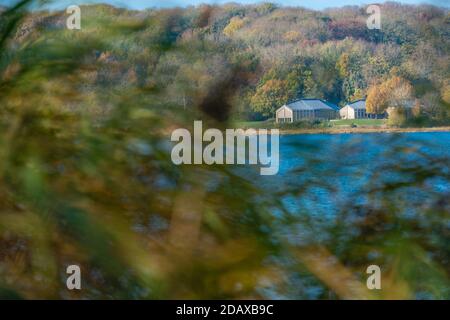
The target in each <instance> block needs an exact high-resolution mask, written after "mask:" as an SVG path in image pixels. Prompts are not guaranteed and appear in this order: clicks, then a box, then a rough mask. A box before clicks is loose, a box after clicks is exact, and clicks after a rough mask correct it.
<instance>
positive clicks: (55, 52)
mask: <svg viewBox="0 0 450 320" xmlns="http://www.w3.org/2000/svg"><path fill="white" fill-rule="evenodd" d="M29 4H30V1H20V2H19V3H18V4H17V5H16V6H15V7H12V8H9V9H7V10H5V11H4V12H2V13H1V17H0V296H1V297H2V298H27V299H35V298H40V299H42V298H50V299H73V298H87V299H118V298H125V299H164V298H177V299H180V298H181V299H184V298H192V299H197V298H267V297H276V298H283V297H284V298H322V299H325V298H414V297H421V296H420V295H418V293H423V295H424V296H425V297H436V298H450V293H449V270H450V268H449V257H450V252H449V246H448V244H449V228H448V226H449V224H448V219H449V216H448V213H449V204H448V196H447V197H443V196H442V195H441V194H432V193H427V194H428V195H430V199H429V201H428V202H427V205H426V206H425V207H424V208H423V210H422V211H421V212H422V213H421V215H419V216H417V217H413V218H411V217H409V216H408V215H407V214H405V212H406V211H405V208H407V206H411V205H413V204H411V203H410V204H408V205H405V203H406V200H405V201H402V199H401V198H399V192H400V194H403V193H402V192H403V190H402V189H403V188H406V187H408V186H413V185H415V184H417V185H419V186H420V185H421V184H422V183H424V181H426V180H427V179H431V178H433V177H439V178H441V179H445V181H447V183H448V181H449V180H450V177H449V170H448V163H449V162H448V159H440V158H438V157H436V158H429V157H427V156H426V155H420V156H421V159H422V161H425V165H420V166H419V165H417V166H415V163H407V162H406V164H407V166H405V167H403V166H399V165H398V164H394V165H391V166H388V167H387V168H385V170H391V171H393V170H398V171H399V172H402V173H404V174H405V175H406V176H407V177H408V179H407V180H406V181H405V182H403V183H393V184H391V185H384V184H383V183H381V182H379V181H378V180H377V177H376V176H374V178H373V179H371V180H370V184H369V185H368V186H367V188H368V190H366V191H367V194H369V195H370V196H371V201H370V202H369V203H368V204H366V205H365V206H362V207H361V206H358V205H355V204H351V203H349V204H348V205H347V206H346V207H345V208H343V210H342V212H341V211H339V213H338V215H337V216H336V217H335V218H334V219H330V220H326V219H325V218H324V217H322V218H318V217H315V216H314V215H308V214H306V215H304V214H299V213H298V212H297V213H292V212H290V211H289V209H288V208H287V207H286V206H285V203H284V202H283V201H282V199H283V198H284V197H287V196H296V197H301V196H302V194H303V193H305V192H306V190H308V189H309V188H311V187H314V186H317V185H322V184H325V182H323V181H319V180H318V179H311V181H309V182H308V183H304V184H300V185H283V184H281V183H280V184H279V188H277V190H270V192H269V191H267V190H264V188H259V187H257V186H255V184H254V183H252V181H251V179H246V178H245V177H244V176H242V175H240V174H239V173H238V172H236V171H233V170H232V169H230V168H227V167H223V166H210V167H209V166H199V167H195V168H193V167H183V166H181V167H177V166H174V165H173V164H172V162H171V161H170V144H169V132H170V129H171V128H175V127H179V126H183V127H186V126H189V125H191V124H192V120H193V119H197V118H202V119H204V121H205V122H207V123H209V124H211V126H215V127H225V126H226V125H227V121H226V120H223V119H227V116H228V112H229V110H228V109H227V108H229V107H230V106H234V104H233V101H234V100H233V98H234V96H233V94H232V93H233V92H237V91H239V90H244V89H242V88H245V87H246V86H245V85H248V83H249V81H250V82H251V81H252V77H251V76H249V75H248V74H247V73H245V72H244V73H243V72H241V71H242V70H244V69H242V68H248V69H252V68H255V65H256V62H255V63H254V57H252V56H251V55H250V56H247V54H246V53H239V54H236V55H235V56H231V58H230V56H227V55H225V54H223V53H224V52H233V50H235V48H236V47H235V44H232V43H231V44H230V43H228V42H226V41H225V42H223V43H218V42H216V41H214V39H210V35H209V34H207V31H206V29H209V28H212V29H215V28H224V27H225V26H226V25H227V23H226V19H229V18H230V16H232V15H233V14H231V13H230V14H229V15H225V16H224V17H223V19H216V20H214V21H215V22H214V23H213V24H212V25H210V24H209V23H210V22H209V21H210V17H211V12H209V11H208V10H209V9H208V8H209V7H206V8H203V10H204V11H203V12H200V13H199V12H196V11H195V12H193V11H188V13H186V14H189V15H191V18H190V20H192V21H195V23H196V24H197V25H198V26H199V30H196V31H192V34H196V33H197V32H198V33H200V34H204V36H202V37H201V38H195V37H194V38H189V37H190V35H189V32H187V33H186V34H183V35H182V32H181V31H180V30H184V31H186V27H185V25H186V24H187V23H188V22H187V20H189V19H188V18H187V17H186V15H185V13H183V12H182V11H180V10H178V9H174V10H165V11H161V12H158V11H156V12H153V11H150V12H144V13H136V12H130V11H126V10H124V9H117V8H112V7H108V6H87V7H83V8H82V13H83V22H82V23H83V24H82V30H80V31H71V30H66V29H65V27H64V23H65V19H64V17H65V16H64V14H60V13H49V12H40V13H29V11H28V6H29ZM233 8H234V7H233ZM263 9H264V10H263ZM274 9H275V8H273V7H270V6H269V7H268V6H267V5H264V6H263V7H257V9H255V10H256V11H257V12H258V14H261V15H267V14H272V13H273V12H274V11H273V10H274ZM190 10H191V9H190ZM230 10H231V9H230ZM233 10H237V9H233ZM243 10H244V9H243ZM238 11H239V10H238ZM118 16H120V18H116V17H118ZM202 28H203V29H202ZM236 32H239V31H236ZM124 48H126V50H124ZM224 50H225V51H224ZM178 59H183V61H184V62H183V66H181V67H180V68H176V69H173V68H174V65H176V63H174V61H175V62H176V61H178ZM124 61H126V63H125V65H124ZM130 66H131V68H130ZM240 67H241V68H240ZM245 70H246V69H245ZM175 74H176V75H177V79H179V81H178V80H177V81H175V82H172V81H168V80H167V78H171V77H173V76H174V75H175ZM233 90H234V91H233ZM173 92H176V93H177V95H171V93H173ZM180 93H182V94H181V95H180ZM215 96H218V97H225V98H226V99H225V100H229V101H222V102H221V103H222V104H220V103H219V104H215V103H214V102H216V100H214V99H213V98H214V97H215ZM178 98H180V99H178ZM211 99H212V100H211ZM211 101H212V102H213V103H212V102H211ZM186 106H188V107H186ZM316 147H317V146H316ZM305 148H311V146H307V145H299V146H298V150H303V149H305ZM343 152H344V151H343ZM392 152H395V153H396V154H399V153H402V152H407V150H392ZM299 156H301V155H299ZM386 157H387V158H389V155H386ZM336 159H339V157H338V156H337V157H336ZM305 161H306V162H305V167H304V168H296V170H297V171H294V172H297V173H301V172H302V170H307V168H308V167H309V168H311V167H312V166H314V165H317V163H318V161H320V160H317V159H305ZM336 166H339V162H338V161H337V162H336ZM329 170H330V172H325V173H324V176H325V175H326V174H333V173H334V174H336V170H335V168H334V169H332V168H330V169H329ZM378 182H379V184H381V185H378ZM326 187H327V188H331V189H333V186H326ZM424 188H425V187H424ZM424 192H425V189H424ZM431 196H433V197H432V198H431ZM275 213H277V214H275ZM289 233H292V234H301V235H302V237H305V239H306V240H305V241H303V242H301V243H292V242H291V241H289V240H288V238H289V237H286V235H287V234H289ZM318 234H321V235H322V237H320V238H322V239H319V237H317V235H318ZM374 251H375V252H378V253H379V255H376V257H375V258H374V259H368V258H367V257H368V256H370V254H369V253H370V252H374ZM369 262H370V263H375V264H377V263H379V264H380V265H383V266H387V267H386V268H387V270H386V271H387V272H388V277H387V278H386V280H385V281H384V282H383V285H384V286H385V288H386V290H384V291H382V292H381V293H380V294H379V295H375V294H373V293H372V292H369V291H368V290H367V289H366V287H365V278H366V275H365V274H364V270H365V268H366V266H367V265H368V263H369ZM70 264H78V265H80V266H81V267H82V277H83V278H82V285H83V289H82V290H81V291H73V292H70V291H68V290H67V289H66V287H65V279H66V274H65V268H66V266H67V265H70Z"/></svg>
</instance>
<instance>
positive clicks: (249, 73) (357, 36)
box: [17, 2, 450, 121]
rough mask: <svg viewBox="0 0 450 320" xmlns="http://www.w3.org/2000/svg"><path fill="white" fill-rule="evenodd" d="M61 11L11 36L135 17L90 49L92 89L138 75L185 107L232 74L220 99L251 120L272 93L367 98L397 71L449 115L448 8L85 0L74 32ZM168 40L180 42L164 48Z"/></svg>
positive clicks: (429, 114) (66, 34) (282, 97)
mask: <svg viewBox="0 0 450 320" xmlns="http://www.w3.org/2000/svg"><path fill="white" fill-rule="evenodd" d="M65 18H66V16H65V15H64V14H63V13H50V12H39V13H35V14H33V15H32V16H31V17H30V18H29V20H28V22H27V23H26V24H25V25H24V26H22V29H21V31H20V32H19V33H18V34H17V41H21V39H23V38H26V37H29V36H30V33H31V34H32V33H33V32H32V30H35V29H36V27H43V26H44V27H45V28H46V29H48V28H50V27H52V28H54V29H55V30H58V32H57V35H55V36H58V37H63V39H64V40H65V41H72V40H74V38H77V37H81V35H83V34H84V35H86V34H89V33H95V32H97V31H98V25H100V24H107V25H110V26H111V27H112V28H114V26H116V27H117V26H118V25H126V26H128V27H129V28H135V29H136V28H140V30H138V32H133V33H132V34H131V33H129V34H127V33H126V32H125V33H122V34H120V35H117V36H116V37H114V43H108V44H107V45H106V46H105V48H103V49H102V50H99V51H98V52H97V53H96V55H95V59H97V60H98V61H99V62H101V63H102V64H103V67H102V68H101V69H100V70H95V71H91V72H87V73H86V90H87V91H88V92H89V93H90V94H92V95H93V99H96V98H97V99H98V97H94V96H96V94H94V92H99V91H98V90H99V87H102V88H105V89H106V88H108V89H110V88H112V87H114V88H118V87H119V88H120V87H126V86H130V85H135V84H137V85H139V86H141V87H144V88H147V89H149V91H148V92H149V97H150V96H151V97H152V102H153V103H155V102H156V103H158V104H160V105H165V106H178V107H180V108H184V109H186V108H189V107H190V106H193V105H196V104H197V102H198V101H200V100H201V99H203V97H204V96H205V94H206V93H207V92H209V91H210V90H211V89H217V88H221V87H222V84H223V83H224V82H230V81H233V82H234V85H233V89H234V90H233V92H232V94H230V95H229V97H227V98H229V99H230V101H229V102H230V104H231V105H232V106H233V107H235V108H234V112H235V114H237V117H239V118H247V119H250V118H253V119H255V118H263V117H264V118H267V117H272V116H273V112H274V110H275V108H277V107H278V106H280V104H283V103H286V102H287V101H289V100H292V99H296V98H303V97H314V98H323V99H327V100H329V101H331V102H334V103H336V104H339V105H341V106H342V105H344V104H345V103H346V102H348V101H354V100H357V99H360V98H364V97H366V96H367V94H368V93H370V92H372V96H371V97H370V101H380V99H381V100H382V99H383V97H379V96H377V94H378V93H379V92H380V90H379V86H383V84H384V86H385V87H386V86H388V84H385V83H386V82H388V83H389V81H390V82H392V81H400V83H402V84H403V87H406V88H409V87H410V86H411V87H412V90H407V91H406V92H400V97H401V98H402V100H409V101H415V102H414V103H415V105H416V106H417V108H416V109H417V110H416V111H417V112H415V115H416V117H418V118H426V119H433V120H436V121H443V120H445V119H447V118H448V114H449V104H450V79H449V77H448V75H449V71H450V70H449V68H450V59H449V58H448V53H449V50H450V47H449V46H450V42H449V39H450V31H449V30H450V28H449V24H450V15H449V11H448V10H447V9H443V8H438V7H435V6H429V5H421V6H409V5H400V4H397V3H392V2H390V3H385V4H383V5H381V19H382V25H381V30H369V29H368V28H367V25H366V20H367V18H368V14H367V13H366V8H365V7H357V6H348V7H343V8H336V9H327V10H324V11H312V10H308V9H304V8H291V7H278V6H277V5H274V4H270V3H265V4H259V5H248V6H243V5H237V4H227V5H223V6H211V5H203V6H198V7H188V8H183V9H182V8H176V9H166V10H146V11H130V10H126V9H119V8H114V7H111V6H107V5H97V6H88V7H82V21H83V26H82V30H81V31H80V32H78V33H77V32H73V31H70V30H65ZM134 31H136V30H134ZM174 46H175V47H176V48H177V49H178V50H176V51H170V52H167V54H164V52H165V51H164V50H162V51H161V49H164V48H168V47H174ZM161 52H163V53H161ZM155 88H158V90H153V91H152V89H155ZM395 94H396V93H392V92H387V96H389V97H390V96H393V95H395ZM383 105H384V107H382V109H384V108H385V107H386V106H388V105H389V101H387V104H386V103H385V104H383ZM219 107H220V106H218V108H219ZM373 107H374V109H376V111H377V112H382V111H383V110H378V109H379V108H380V107H379V106H378V105H375V106H373Z"/></svg>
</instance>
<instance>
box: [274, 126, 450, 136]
mask: <svg viewBox="0 0 450 320" xmlns="http://www.w3.org/2000/svg"><path fill="white" fill-rule="evenodd" d="M399 132H450V126H445V127H430V128H395V127H355V128H351V127H348V128H336V127H333V128H314V129H280V134H282V135H290V134H318V133H326V134H351V133H399Z"/></svg>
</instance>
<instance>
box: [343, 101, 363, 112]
mask: <svg viewBox="0 0 450 320" xmlns="http://www.w3.org/2000/svg"><path fill="white" fill-rule="evenodd" d="M347 105H348V106H349V107H351V108H353V109H359V110H361V109H366V100H358V101H355V102H352V103H349V104H347Z"/></svg>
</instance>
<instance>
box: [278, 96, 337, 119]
mask: <svg viewBox="0 0 450 320" xmlns="http://www.w3.org/2000/svg"><path fill="white" fill-rule="evenodd" d="M338 110H339V108H338V107H337V106H336V105H334V104H332V103H330V102H327V101H324V100H321V99H301V100H297V101H294V102H291V103H289V104H285V105H284V106H282V107H281V108H279V109H278V110H277V111H276V112H275V117H276V121H277V123H284V122H295V121H299V120H314V119H321V120H330V119H335V118H336V116H337V113H338Z"/></svg>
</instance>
